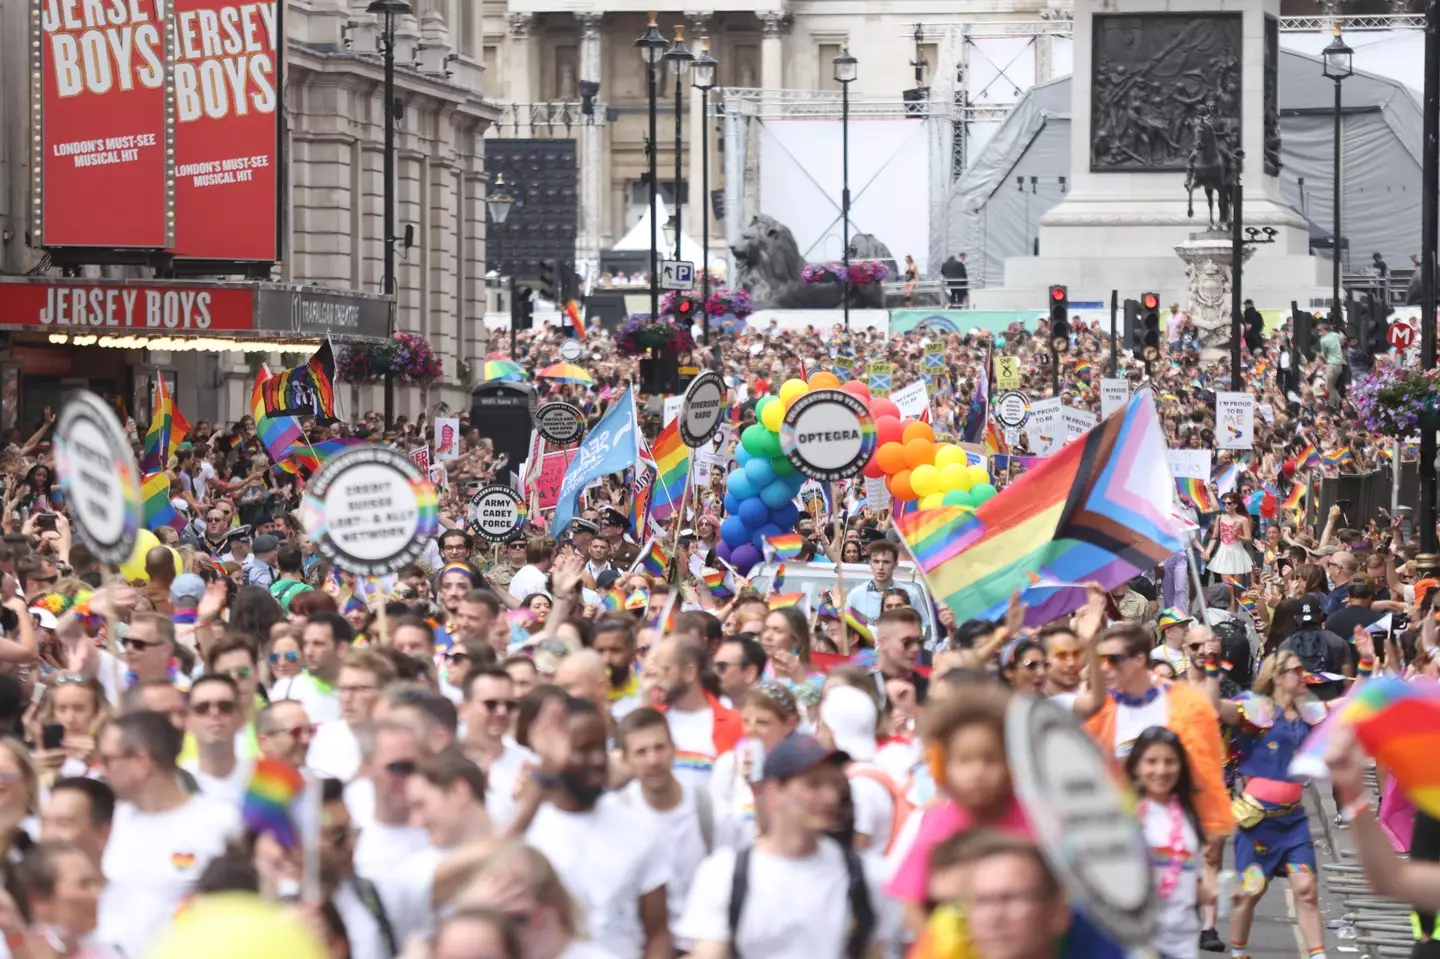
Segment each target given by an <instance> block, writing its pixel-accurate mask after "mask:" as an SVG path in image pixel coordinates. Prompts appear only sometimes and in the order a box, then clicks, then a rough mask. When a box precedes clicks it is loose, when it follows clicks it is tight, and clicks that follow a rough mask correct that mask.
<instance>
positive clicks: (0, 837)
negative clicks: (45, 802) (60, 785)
mask: <svg viewBox="0 0 1440 959" xmlns="http://www.w3.org/2000/svg"><path fill="white" fill-rule="evenodd" d="M39 803H40V777H39V775H38V774H37V773H36V772H35V765H34V763H32V762H31V761H30V753H29V751H27V750H26V749H25V744H24V743H22V742H20V740H18V739H11V738H9V737H6V738H4V739H0V862H3V864H4V865H6V866H13V865H14V864H16V863H18V862H19V861H20V860H21V859H23V858H25V853H27V852H28V851H29V850H30V849H31V848H32V847H33V846H34V845H35V840H34V838H33V836H32V833H35V832H37V831H38V829H39V824H38V823H36V822H35V818H34V817H35V813H36V811H37V810H38V808H39ZM0 868H3V866H0Z"/></svg>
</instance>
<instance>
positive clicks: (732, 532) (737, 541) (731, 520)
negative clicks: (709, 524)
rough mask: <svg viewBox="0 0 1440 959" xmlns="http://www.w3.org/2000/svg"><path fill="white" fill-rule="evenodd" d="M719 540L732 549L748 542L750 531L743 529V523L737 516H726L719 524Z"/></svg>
mask: <svg viewBox="0 0 1440 959" xmlns="http://www.w3.org/2000/svg"><path fill="white" fill-rule="evenodd" d="M720 539H721V540H723V541H724V542H726V543H729V544H730V546H731V548H732V549H733V548H734V547H736V546H739V545H741V544H742V543H748V542H750V530H749V529H747V528H746V527H745V521H744V520H743V519H741V518H740V517H738V516H727V517H725V519H724V521H722V522H721V523H720Z"/></svg>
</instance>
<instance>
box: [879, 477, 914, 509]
mask: <svg viewBox="0 0 1440 959" xmlns="http://www.w3.org/2000/svg"><path fill="white" fill-rule="evenodd" d="M885 485H886V486H887V487H889V489H890V495H891V496H893V497H895V498H896V499H899V500H906V501H909V500H912V499H914V498H915V491H914V490H913V489H911V488H910V471H909V470H901V471H900V472H898V473H896V474H895V475H894V476H892V477H890V478H889V479H888V480H886V481H885Z"/></svg>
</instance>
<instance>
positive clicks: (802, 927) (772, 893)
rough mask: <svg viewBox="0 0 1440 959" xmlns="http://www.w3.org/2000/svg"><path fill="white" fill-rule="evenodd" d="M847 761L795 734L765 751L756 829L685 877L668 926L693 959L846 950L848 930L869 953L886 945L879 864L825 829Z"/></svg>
mask: <svg viewBox="0 0 1440 959" xmlns="http://www.w3.org/2000/svg"><path fill="white" fill-rule="evenodd" d="M848 761H849V757H848V756H846V755H845V754H844V753H840V752H836V751H834V750H831V749H827V748H825V747H824V746H822V745H820V743H819V742H817V741H816V740H815V739H814V738H813V737H810V736H804V735H798V734H797V735H794V736H791V737H789V738H788V739H786V740H785V741H784V742H782V743H781V744H780V745H779V746H777V747H775V749H774V750H773V751H772V752H771V753H770V755H768V756H767V757H766V758H765V771H764V772H765V781H764V782H762V783H760V784H759V786H758V787H757V789H758V791H759V792H758V795H757V797H756V798H757V802H758V804H759V812H760V814H761V819H762V822H763V824H764V829H763V831H762V833H761V835H760V838H759V839H757V840H756V841H755V845H754V846H751V847H747V848H746V849H743V850H740V851H739V852H737V851H735V850H733V849H720V850H717V851H716V852H715V853H714V854H713V855H711V856H710V857H709V858H708V859H706V860H705V861H704V862H703V863H701V864H700V869H699V870H698V871H697V872H696V874H695V879H694V881H693V882H692V884H691V886H690V899H689V901H688V902H687V903H686V905H685V914H684V916H683V917H682V918H681V920H680V922H679V924H678V925H677V926H676V929H675V932H676V935H678V936H680V937H681V938H684V939H689V940H692V941H693V942H694V944H695V945H694V948H692V949H691V950H690V955H691V957H692V959H729V957H730V956H732V955H736V954H738V955H741V956H764V957H765V959H844V957H847V956H850V955H852V952H851V950H850V948H849V939H850V937H851V936H852V935H853V936H856V937H859V938H860V939H861V940H863V947H862V954H863V955H864V956H866V957H867V959H880V957H881V956H883V955H884V945H883V944H884V943H886V942H890V941H892V940H893V939H894V938H895V936H896V934H897V933H898V928H894V926H895V922H894V913H895V911H894V910H891V909H886V908H884V900H882V898H881V891H880V869H881V866H880V865H879V863H878V862H876V861H875V859H874V858H873V857H869V856H864V857H862V856H860V855H859V854H858V853H855V852H853V851H851V850H848V849H845V848H844V847H842V846H841V845H840V844H839V843H838V842H836V841H835V840H833V839H831V838H829V837H828V836H827V835H826V833H827V832H829V831H830V830H832V829H834V828H835V826H836V825H837V824H838V823H839V821H840V818H841V816H840V812H841V804H842V794H843V792H844V790H845V789H846V782H845V774H844V772H843V768H842V767H843V766H844V764H845V763H847V762H848ZM742 868H743V869H744V870H745V872H744V873H743V874H742V875H743V877H744V878H743V879H742V884H743V887H744V889H743V894H744V899H743V901H742V902H740V903H739V904H738V905H739V917H738V924H737V925H736V927H735V929H734V931H733V932H732V930H731V924H730V916H731V912H732V910H733V908H734V906H733V905H732V902H731V896H732V892H733V891H734V890H735V886H736V882H735V880H736V870H737V869H742Z"/></svg>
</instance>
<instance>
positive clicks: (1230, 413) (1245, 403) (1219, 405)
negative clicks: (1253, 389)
mask: <svg viewBox="0 0 1440 959" xmlns="http://www.w3.org/2000/svg"><path fill="white" fill-rule="evenodd" d="M1215 446H1216V448H1217V449H1222V450H1248V449H1253V448H1254V446H1255V398H1254V397H1252V396H1251V395H1250V394H1249V393H1216V394H1215Z"/></svg>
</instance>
